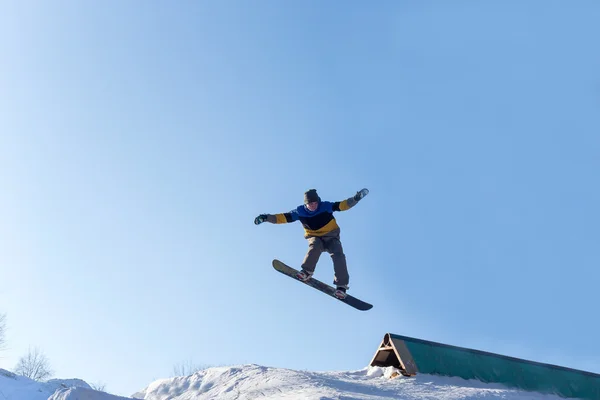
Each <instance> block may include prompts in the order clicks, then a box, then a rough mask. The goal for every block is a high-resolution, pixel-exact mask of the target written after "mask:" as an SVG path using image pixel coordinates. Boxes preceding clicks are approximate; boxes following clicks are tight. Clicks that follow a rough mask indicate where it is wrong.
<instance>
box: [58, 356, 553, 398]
mask: <svg viewBox="0 0 600 400" xmlns="http://www.w3.org/2000/svg"><path fill="white" fill-rule="evenodd" d="M397 372H398V371H397V370H395V369H394V368H393V367H387V368H379V367H369V368H365V369H362V370H357V371H348V372H309V371H295V370H289V369H279V368H269V367H263V366H259V365H254V364H250V365H241V366H234V367H219V368H208V369H205V370H202V371H199V372H197V373H195V374H193V375H190V376H186V377H176V378H170V379H161V380H158V381H155V382H153V383H152V384H150V385H149V386H148V387H147V388H146V389H144V390H142V391H140V392H138V393H135V394H134V395H133V397H134V398H136V399H144V400H167V399H169V400H205V399H219V400H221V399H222V400H228V399H264V400H268V399H273V400H274V399H290V400H291V399H309V400H310V399H314V400H317V399H319V400H325V399H327V400H342V399H343V400H351V399H352V400H383V399H403V400H475V399H486V400H492V399H503V400H542V399H543V400H559V399H561V398H560V397H557V396H551V395H542V394H537V393H531V392H524V391H520V390H515V389H510V388H506V387H504V386H502V385H495V384H485V383H482V382H479V381H467V380H464V379H460V378H447V377H438V376H431V375H417V376H416V377H412V378H406V377H403V376H401V375H400V376H398V377H395V378H392V376H394V375H396V374H395V373H397ZM61 400H62V399H61Z"/></svg>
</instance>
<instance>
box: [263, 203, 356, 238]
mask: <svg viewBox="0 0 600 400" xmlns="http://www.w3.org/2000/svg"><path fill="white" fill-rule="evenodd" d="M356 203H357V201H356V200H354V198H353V197H350V198H349V199H346V200H343V201H336V202H335V203H332V202H330V201H321V202H319V207H318V208H317V209H316V210H315V211H309V210H308V209H307V208H306V207H305V206H304V205H301V206H298V207H297V208H296V209H294V210H292V211H290V212H286V213H280V214H268V215H267V221H268V222H271V223H273V224H285V223H289V222H294V221H300V222H301V223H302V226H303V227H304V237H305V238H308V237H311V236H332V235H337V234H339V230H340V227H339V226H338V224H337V222H336V220H335V217H334V216H333V213H334V211H346V210H349V209H351V208H352V207H354V206H355V205H356Z"/></svg>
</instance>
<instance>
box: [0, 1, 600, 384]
mask: <svg viewBox="0 0 600 400" xmlns="http://www.w3.org/2000/svg"><path fill="white" fill-rule="evenodd" d="M0 11H1V12H0V54H1V57H2V62H1V63H0V92H1V95H0V187H1V188H2V192H1V195H0V312H4V313H6V314H7V322H8V327H9V332H8V337H7V339H8V349H7V350H6V351H4V352H3V353H2V354H0V355H1V356H2V358H0V367H3V368H7V369H10V368H13V367H14V365H15V364H16V362H17V359H18V357H19V356H21V355H23V354H24V353H25V352H26V351H27V347H28V346H29V345H32V346H39V347H40V348H42V349H43V351H44V352H45V353H46V355H47V356H48V358H49V359H50V361H51V363H52V366H53V367H54V370H55V372H56V374H55V375H56V376H57V377H63V378H67V377H78V378H82V379H85V380H86V381H88V382H97V381H102V382H105V383H106V384H107V389H108V390H109V391H111V392H113V393H118V394H125V395H129V394H131V393H133V392H135V391H137V390H139V389H141V388H143V387H144V386H146V385H147V384H148V383H150V382H151V381H152V380H154V379H156V378H162V377H167V376H169V375H170V374H171V373H172V369H173V365H174V364H176V363H179V362H182V361H184V360H192V361H193V362H195V363H197V364H202V365H231V364H239V363H256V364H261V365H268V366H276V367H287V368H294V369H311V370H351V369H359V368H363V367H364V366H366V365H367V363H368V362H369V361H370V359H371V357H372V356H373V354H374V352H375V350H376V348H377V346H378V344H379V341H380V340H381V338H382V337H383V335H384V334H385V333H386V332H393V333H397V334H402V335H407V336H413V337H419V338H423V339H427V340H434V341H441V342H445V343H450V344H454V345H459V346H466V347H472V348H478V349H482V350H487V351H493V352H499V353H503V354H508V355H511V356H516V357H522V358H527V359H533V360H536V361H541V362H549V363H554V364H560V365H565V366H569V367H573V368H579V369H585V370H590V371H594V372H600V344H599V343H598V340H597V338H598V335H599V334H600V322H599V319H598V317H597V313H598V284H599V280H600V271H599V266H600V248H599V246H598V245H599V243H600V228H599V227H600V212H599V211H598V205H599V204H600V185H598V176H599V172H600V52H599V51H598V38H599V37H600V24H598V21H600V4H599V3H598V2H597V1H592V0H589V1H585V0H581V1H577V2H565V1H549V0H539V1H533V0H532V1H520V0H519V1H517V0H513V1H505V0H502V1H500V0H498V1H488V2H479V1H474V0H473V1H454V2H447V1H442V0H440V1H419V2H417V1H411V2H407V1H379V2H359V1H349V2H346V1H345V2H342V1H334V2H321V1H304V2H292V1H285V2H284V1H277V0H272V1H259V2H250V1H239V2H238V1H219V2H217V1H213V2H209V1H202V2H199V1H179V2H176V3H173V2H164V1H163V2H158V1H155V2H142V1H127V2H123V1H117V0H111V1H103V2H101V4H100V3H98V2H80V1H75V0H72V1H56V2H51V3H50V2H35V1H30V2H21V1H9V2H5V3H3V5H2V7H1V10H0ZM313 187H314V188H317V189H318V190H319V193H320V195H321V197H322V198H323V199H326V200H331V201H336V200H342V199H345V198H347V197H349V196H351V195H353V194H354V193H355V192H356V191H357V190H359V189H361V188H363V187H367V188H369V189H370V191H371V193H370V194H369V196H368V197H367V198H366V199H365V200H364V201H363V202H361V203H359V204H358V205H357V206H356V207H355V208H353V209H352V210H350V211H348V212H344V213H339V214H336V216H337V219H338V223H339V224H340V226H341V228H342V243H343V245H344V248H345V251H346V256H347V259H348V265H349V269H350V275H351V283H350V287H351V289H350V290H351V291H350V292H351V293H352V294H354V295H357V296H359V297H361V298H363V299H365V300H367V301H369V302H371V303H373V304H374V308H373V309H372V310H371V311H369V312H366V313H363V312H358V311H355V310H354V309H352V308H350V307H346V306H344V305H342V304H339V303H338V302H336V301H334V300H332V299H329V298H327V297H325V296H323V295H322V294H320V293H317V292H315V291H312V290H310V289H308V288H306V287H304V286H302V285H299V284H298V283H296V282H293V281H291V280H289V279H286V278H285V277H283V276H282V275H280V274H278V273H277V272H275V271H274V270H273V269H272V267H271V260H272V259H273V258H279V259H281V260H283V261H284V262H287V263H289V264H290V265H293V266H297V265H298V264H299V263H300V262H301V260H302V258H303V256H304V253H305V251H306V241H305V240H304V239H303V237H302V228H301V225H300V224H299V223H295V224H290V225H271V224H263V225H260V226H255V225H254V224H253V223H252V221H253V219H254V217H255V216H256V215H258V214H260V213H263V212H267V213H276V212H284V211H289V210H290V209H292V208H294V207H296V206H297V205H299V204H301V202H302V194H303V192H304V191H305V190H306V189H308V188H313ZM332 271H333V269H332V264H331V259H330V258H329V257H328V256H327V255H326V254H325V255H323V257H322V258H321V261H320V263H319V265H318V269H317V273H316V277H317V278H320V279H322V280H325V281H326V282H330V281H331V279H332V274H333V272H332Z"/></svg>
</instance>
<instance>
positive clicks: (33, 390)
mask: <svg viewBox="0 0 600 400" xmlns="http://www.w3.org/2000/svg"><path fill="white" fill-rule="evenodd" d="M122 399H126V398H125V397H118V396H113V395H110V394H108V393H103V392H98V391H96V390H93V389H92V388H91V387H90V385H88V384H87V383H85V382H84V381H82V380H81V379H52V380H49V381H48V382H43V383H42V382H36V381H34V380H31V379H29V378H25V377H23V376H18V375H15V374H13V373H12V372H9V371H6V370H4V369H0V400H122Z"/></svg>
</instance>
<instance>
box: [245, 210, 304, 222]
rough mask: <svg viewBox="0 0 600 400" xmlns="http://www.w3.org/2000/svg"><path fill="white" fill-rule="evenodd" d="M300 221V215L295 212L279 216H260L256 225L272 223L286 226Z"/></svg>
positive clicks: (255, 220) (256, 219) (256, 220)
mask: <svg viewBox="0 0 600 400" xmlns="http://www.w3.org/2000/svg"><path fill="white" fill-rule="evenodd" d="M297 219H298V213H296V212H295V210H293V211H290V212H286V213H279V214H260V215H259V216H258V217H256V218H255V219H254V223H255V224H256V225H259V224H262V223H263V222H270V223H272V224H286V223H288V222H294V221H296V220H297Z"/></svg>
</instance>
